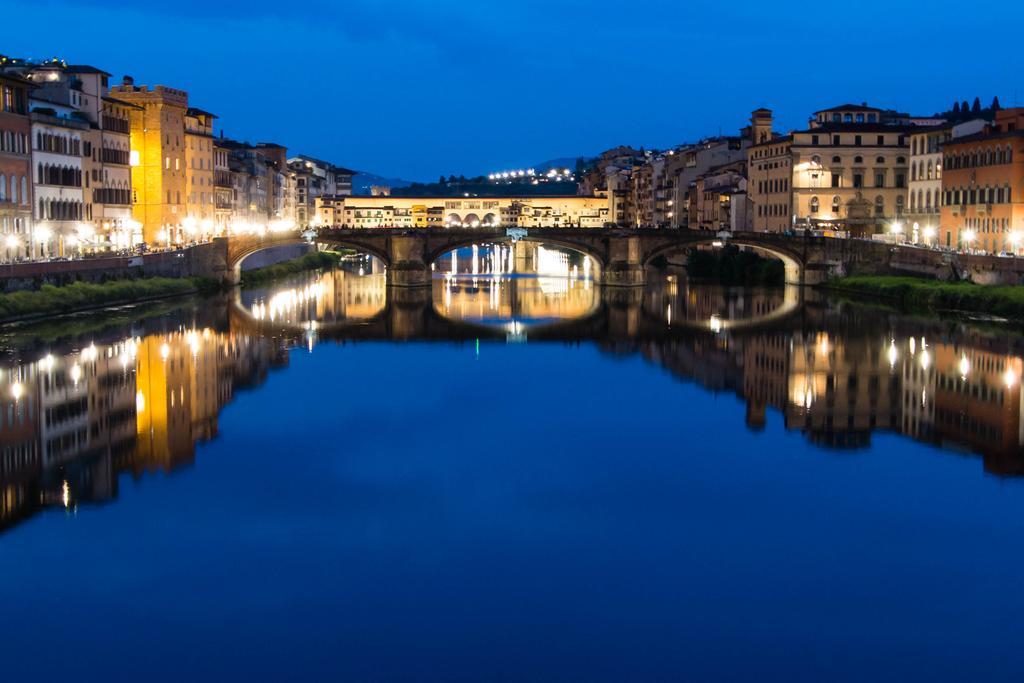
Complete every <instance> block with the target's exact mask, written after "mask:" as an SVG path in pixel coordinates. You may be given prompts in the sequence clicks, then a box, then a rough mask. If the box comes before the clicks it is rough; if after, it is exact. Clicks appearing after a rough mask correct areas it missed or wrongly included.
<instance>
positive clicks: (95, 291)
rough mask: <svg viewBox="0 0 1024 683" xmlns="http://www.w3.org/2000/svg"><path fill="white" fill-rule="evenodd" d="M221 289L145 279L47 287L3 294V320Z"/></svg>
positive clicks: (209, 283)
mask: <svg viewBox="0 0 1024 683" xmlns="http://www.w3.org/2000/svg"><path fill="white" fill-rule="evenodd" d="M217 287H219V285H218V284H217V282H216V281H214V280H210V279H208V278H163V277H156V278H144V279H140V280H111V281H108V282H104V283H103V284H93V283H91V282H74V283H72V284H69V285H65V286H63V287H55V286H53V285H43V286H42V287H41V288H40V289H38V290H35V291H31V292H12V293H10V294H0V319H4V320H7V319H11V318H18V317H22V316H27V315H34V314H43V313H52V314H60V313H68V312H71V311H76V310H81V309H83V308H93V307H97V306H108V305H114V304H121V303H130V302H132V301H138V300H141V299H147V298H151V297H158V296H174V295H180V294H188V293H191V292H197V291H213V290H214V289H216V288H217Z"/></svg>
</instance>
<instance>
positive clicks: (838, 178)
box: [832, 173, 843, 187]
mask: <svg viewBox="0 0 1024 683" xmlns="http://www.w3.org/2000/svg"><path fill="white" fill-rule="evenodd" d="M842 178H843V176H842V175H841V174H839V173H833V174H832V187H842V185H841V183H842Z"/></svg>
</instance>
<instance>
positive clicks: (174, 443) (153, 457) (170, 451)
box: [135, 336, 193, 468]
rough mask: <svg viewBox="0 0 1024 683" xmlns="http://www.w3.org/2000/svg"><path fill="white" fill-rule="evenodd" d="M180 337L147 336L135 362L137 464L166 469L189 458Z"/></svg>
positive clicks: (185, 370)
mask: <svg viewBox="0 0 1024 683" xmlns="http://www.w3.org/2000/svg"><path fill="white" fill-rule="evenodd" d="M181 342H182V340H181V339H180V338H178V339H173V338H171V337H163V336H152V337H147V338H146V339H144V340H143V341H142V343H141V344H140V345H139V347H138V356H137V365H136V387H137V391H136V395H135V409H136V435H137V441H136V454H137V457H138V460H139V462H140V463H141V464H146V465H153V466H157V467H162V468H170V467H172V466H173V465H174V464H175V463H176V462H177V461H180V460H183V459H185V458H188V457H191V454H192V445H193V442H192V436H191V429H190V427H191V418H192V414H191V408H190V405H191V392H190V391H189V390H188V389H187V385H188V383H189V382H188V365H187V363H186V362H185V359H184V357H183V355H184V354H183V347H184V349H187V348H188V346H187V345H185V344H183V343H181Z"/></svg>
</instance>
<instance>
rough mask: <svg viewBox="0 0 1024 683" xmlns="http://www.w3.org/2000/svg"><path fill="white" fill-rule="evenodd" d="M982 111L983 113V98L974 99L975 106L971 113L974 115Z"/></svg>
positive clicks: (972, 107)
mask: <svg viewBox="0 0 1024 683" xmlns="http://www.w3.org/2000/svg"><path fill="white" fill-rule="evenodd" d="M980 111H981V98H980V97H975V98H974V104H973V105H972V106H971V113H972V114H977V113H978V112H980Z"/></svg>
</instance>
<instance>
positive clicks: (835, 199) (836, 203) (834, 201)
mask: <svg viewBox="0 0 1024 683" xmlns="http://www.w3.org/2000/svg"><path fill="white" fill-rule="evenodd" d="M841 206H842V201H841V200H840V199H839V197H833V198H832V213H834V214H836V215H837V216H838V215H839V208H840V207H841Z"/></svg>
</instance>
